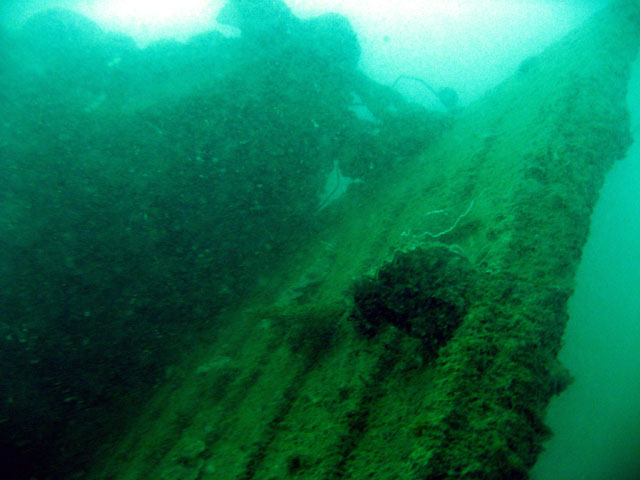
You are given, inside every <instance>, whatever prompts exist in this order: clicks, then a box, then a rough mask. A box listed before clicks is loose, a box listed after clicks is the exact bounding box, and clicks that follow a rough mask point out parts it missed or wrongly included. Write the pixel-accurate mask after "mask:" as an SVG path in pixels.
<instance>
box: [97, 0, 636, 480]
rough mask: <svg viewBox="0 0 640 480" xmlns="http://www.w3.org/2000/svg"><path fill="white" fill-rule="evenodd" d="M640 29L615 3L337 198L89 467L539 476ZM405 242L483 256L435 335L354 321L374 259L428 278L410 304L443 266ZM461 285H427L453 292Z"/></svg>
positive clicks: (459, 255)
mask: <svg viewBox="0 0 640 480" xmlns="http://www.w3.org/2000/svg"><path fill="white" fill-rule="evenodd" d="M639 42H640V7H639V6H637V5H636V4H635V3H634V2H628V3H625V2H622V3H618V4H615V5H614V6H612V7H610V8H608V9H606V10H604V11H603V12H601V13H599V14H598V15H597V16H595V17H594V18H592V19H591V20H589V21H588V22H586V23H585V24H584V25H583V26H582V27H580V28H579V29H578V30H576V31H574V32H572V33H571V34H569V35H568V36H567V37H566V38H565V39H563V40H562V41H560V42H558V43H556V44H554V45H552V46H551V47H549V48H548V49H547V50H546V51H545V52H543V53H542V54H540V55H539V56H536V57H532V58H529V59H527V60H526V61H525V62H523V63H522V65H521V66H520V68H519V70H518V71H517V72H516V73H515V74H514V75H513V76H512V77H511V78H509V79H508V80H506V81H505V82H503V83H502V84H501V85H499V86H498V87H496V88H495V89H493V90H492V91H490V92H488V93H487V94H486V95H485V97H483V98H482V99H481V100H479V101H477V102H475V103H474V104H472V105H470V106H469V107H467V108H465V109H464V111H462V112H460V113H458V114H457V115H456V119H455V123H454V125H453V127H452V128H451V129H450V130H448V131H447V132H445V133H444V135H443V136H442V138H441V139H440V140H438V141H437V142H436V143H435V144H434V145H433V146H431V147H430V148H428V149H427V150H426V151H425V152H423V154H422V155H421V156H420V157H419V158H418V159H416V160H415V161H414V162H412V163H411V165H410V166H408V167H403V169H402V171H399V172H392V173H390V174H389V178H387V179H382V180H380V184H379V185H375V186H371V185H368V186H366V188H364V187H363V188H355V189H352V191H351V192H349V193H348V194H347V195H345V196H344V197H343V198H341V199H339V200H338V201H336V202H334V203H333V204H332V205H330V207H328V208H327V209H325V210H323V211H322V212H320V215H322V216H323V217H324V220H323V221H324V224H326V225H327V226H326V227H325V228H324V229H323V231H322V233H321V235H319V236H318V238H315V239H314V240H313V241H310V242H309V243H308V244H306V245H304V246H301V248H300V251H299V253H298V254H297V255H296V256H295V258H292V259H290V261H289V262H287V263H286V264H285V265H283V266H282V267H281V268H279V269H278V270H277V273H274V274H273V277H272V278H269V279H264V280H263V281H261V285H268V288H267V287H265V288H264V292H258V293H257V294H256V295H255V298H252V299H249V301H248V302H247V305H246V306H244V307H242V308H241V309H239V311H236V312H233V313H228V314H227V315H228V318H226V319H225V322H224V323H225V325H226V326H225V327H224V328H223V329H222V330H220V331H218V334H217V335H216V340H215V342H216V343H215V344H213V345H209V346H207V347H206V348H203V349H201V351H199V352H198V353H197V355H196V354H194V355H193V357H196V356H197V359H196V358H192V359H191V360H190V361H188V362H186V363H185V365H184V366H182V367H180V368H176V369H175V370H173V371H172V372H169V373H168V376H167V381H166V384H165V385H164V386H163V387H161V388H160V389H159V390H160V391H159V392H158V393H157V394H156V395H155V398H154V399H153V400H152V401H151V402H150V403H149V405H148V406H147V407H145V409H144V411H143V412H142V413H141V416H140V418H139V419H138V421H137V422H136V423H135V424H134V425H132V426H131V428H130V430H129V431H127V432H125V434H124V435H123V438H122V440H121V442H120V443H118V444H117V445H110V446H109V448H108V451H106V452H105V453H104V454H103V455H102V456H103V458H104V462H103V464H102V465H101V466H100V468H98V469H96V471H95V472H93V475H92V478H100V479H107V478H118V479H143V478H145V479H146V478H162V479H201V480H205V479H214V478H216V479H251V478H255V479H276V478H278V479H282V478H305V479H311V478H314V479H331V478H352V479H359V478H376V479H425V478H433V479H444V478H492V479H497V478H505V479H506V478H508V479H514V478H526V477H527V472H528V470H529V469H530V468H531V467H532V465H533V464H534V462H535V460H536V458H537V455H538V454H539V452H540V451H541V448H542V442H543V441H544V440H545V439H546V438H548V435H549V431H548V429H547V428H546V427H545V425H544V410H545V408H546V406H547V404H548V402H549V399H550V398H551V397H552V396H553V395H554V394H557V393H559V392H561V391H562V390H563V388H565V387H566V386H567V385H568V384H569V382H570V375H569V374H568V372H566V371H565V370H564V369H563V368H562V366H560V365H559V364H558V363H557V360H556V356H557V353H558V351H559V349H560V346H561V338H562V334H563V330H564V327H565V324H566V322H567V318H568V316H567V301H568V299H569V297H570V296H571V293H572V290H573V282H574V276H575V272H576V268H577V266H578V263H579V261H580V256H581V250H582V247H583V245H584V243H585V241H586V238H587V235H588V231H589V218H590V214H591V212H592V209H593V206H594V204H595V202H596V201H597V197H598V191H599V189H600V187H601V185H602V183H603V180H604V176H605V174H606V172H607V171H608V169H609V168H610V167H611V165H612V164H613V162H614V161H616V160H617V159H619V158H621V157H622V156H623V155H624V153H625V151H626V149H627V147H628V146H629V144H630V142H631V137H630V134H629V124H628V114H627V111H626V107H625V95H626V87H627V82H628V77H629V71H630V66H631V63H632V61H633V60H634V58H635V56H636V52H637V47H638V43H639ZM403 255H414V256H416V257H417V258H418V260H416V261H417V262H418V264H419V265H440V267H438V268H442V262H444V263H447V262H449V260H451V259H455V261H458V260H457V259H463V260H464V262H466V263H465V265H467V267H465V269H464V275H463V276H464V288H463V289H461V291H463V292H464V302H463V303H464V304H463V305H462V307H463V308H458V309H455V308H454V309H453V310H454V311H455V314H456V315H457V316H458V318H457V320H456V321H455V322H454V325H453V327H452V328H451V330H450V331H449V332H448V333H447V335H444V336H443V338H441V339H439V340H438V341H435V342H434V341H433V338H432V337H433V334H432V333H429V332H426V333H420V334H416V333H415V332H416V329H415V328H413V327H407V326H406V325H407V322H416V321H417V322H419V321H420V319H422V320H425V321H427V320H428V315H429V314H428V313H425V311H419V312H418V313H415V312H414V313H413V314H411V312H409V313H407V314H406V315H405V316H404V317H402V318H403V319H405V320H402V321H399V322H395V323H394V322H386V321H385V315H384V314H380V316H379V318H378V319H377V320H376V321H375V328H373V329H367V328H364V329H363V328H360V327H361V323H362V322H360V324H359V322H358V321H354V311H355V310H356V309H357V308H358V303H357V302H356V301H354V288H355V287H354V285H355V284H357V282H358V279H363V278H364V279H369V280H368V281H369V285H371V284H373V283H375V282H376V281H377V282H378V284H380V283H384V282H387V283H386V284H385V285H386V286H385V288H386V290H385V291H389V289H391V290H393V289H394V288H396V287H398V288H400V284H402V283H403V282H405V283H409V284H412V285H414V286H415V284H416V282H417V284H418V285H419V287H416V288H414V289H409V290H410V292H409V293H406V292H405V293H404V294H398V296H395V297H394V296H392V295H391V296H387V297H385V299H383V300H380V299H379V298H378V297H376V298H378V300H379V302H378V304H377V305H378V306H379V307H380V304H385V302H387V304H385V305H386V307H388V308H389V309H391V310H393V311H397V309H398V308H400V307H398V308H396V306H393V305H389V304H388V303H389V302H391V303H393V302H396V303H402V302H401V301H400V300H399V299H402V298H404V299H407V298H409V299H415V298H416V297H415V295H417V294H416V293H415V292H416V291H418V292H419V291H422V292H423V293H424V288H425V287H424V285H423V284H427V285H428V284H432V283H433V282H434V280H433V278H432V279H431V280H430V281H429V279H428V278H427V280H425V281H424V282H422V280H420V279H419V278H418V280H415V281H413V280H412V279H415V278H416V273H415V269H412V272H411V275H409V274H408V273H407V272H406V271H405V270H403V269H406V268H407V264H408V263H410V262H407V261H400V260H398V259H402V258H403ZM425 255H426V256H430V258H431V257H433V258H431V259H430V260H429V261H430V262H431V263H429V262H426V261H425V260H424V256H425ZM423 261H424V262H426V263H420V262H423ZM434 268H435V267H434ZM381 271H385V272H387V273H388V274H385V275H381V274H380V272H381ZM456 271H457V270H456ZM447 272H448V270H447ZM432 277H433V276H432ZM434 278H435V277H434ZM438 278H440V277H438ZM443 278H445V279H447V281H450V282H452V285H451V288H452V289H454V290H455V289H456V288H457V287H458V285H457V284H456V282H457V281H458V280H457V278H458V277H456V275H454V274H449V273H446V274H444V276H443ZM372 279H373V280H372ZM394 279H395V280H394ZM389 282H391V283H389ZM394 282H395V283H394ZM421 282H422V283H421ZM430 282H431V283H430ZM404 287H406V285H405V286H404ZM407 288H408V287H407ZM421 289H422V290H421ZM446 290H447V288H446V285H440V290H437V291H436V290H434V291H433V292H431V293H427V294H425V295H426V296H427V297H428V298H429V299H432V300H433V301H434V302H436V303H437V302H440V303H438V305H440V304H442V303H446V301H447V300H446V298H444V297H445V296H446V295H449V294H450V293H451V292H450V291H449V292H448V293H446V292H445V293H442V291H446ZM411 292H413V293H411ZM403 295H404V297H403ZM412 295H414V296H412ZM453 303H455V302H453ZM386 307H385V308H386ZM394 308H395V310H394ZM380 309H382V307H380ZM443 311H445V313H444V314H443V315H448V313H446V312H451V311H452V310H451V309H449V310H447V309H446V308H445V309H444V310H443ZM387 317H388V315H387ZM409 317H411V318H410V319H409V320H406V318H409ZM416 319H417V320H416ZM403 322H404V323H403ZM403 325H404V328H403ZM412 325H413V324H412Z"/></svg>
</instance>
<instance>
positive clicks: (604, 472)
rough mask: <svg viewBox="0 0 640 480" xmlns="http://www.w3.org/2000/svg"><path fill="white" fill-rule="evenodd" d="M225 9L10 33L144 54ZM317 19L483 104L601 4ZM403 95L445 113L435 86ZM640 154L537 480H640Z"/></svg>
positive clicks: (622, 172) (601, 210)
mask: <svg viewBox="0 0 640 480" xmlns="http://www.w3.org/2000/svg"><path fill="white" fill-rule="evenodd" d="M223 3H224V2H223V0H215V1H207V0H180V1H177V2H162V1H159V0H156V1H144V2H138V1H136V0H103V1H94V0H87V1H70V0H66V1H65V0H60V1H55V0H40V1H34V2H29V1H24V0H20V1H17V0H15V1H11V0H9V1H5V2H3V3H2V4H1V6H0V19H1V20H2V22H3V25H4V26H6V27H10V28H17V27H18V26H19V25H20V23H21V22H22V21H24V19H25V18H26V17H28V16H29V15H30V14H32V13H35V12H36V11H38V10H41V9H43V8H48V7H53V6H63V7H67V8H72V9H75V10H77V11H79V12H81V13H84V14H86V15H88V16H89V17H91V18H92V19H93V20H95V21H97V22H98V23H100V24H101V25H102V26H103V27H104V28H105V29H109V30H118V31H122V32H125V33H127V34H129V35H132V36H133V37H134V38H135V39H136V41H137V42H138V44H139V45H141V46H145V45H147V44H148V43H149V42H151V41H153V40H157V39H160V38H166V37H172V38H176V39H179V40H184V39H186V38H188V37H189V36H190V35H191V34H194V33H199V32H202V31H204V30H207V29H210V28H211V27H212V25H213V23H214V19H215V16H216V14H217V11H218V9H219V8H220V7H221V6H222V4H223ZM287 3H288V4H289V5H290V6H291V8H292V9H293V10H294V12H295V13H297V14H298V15H300V16H303V17H308V16H313V15H316V14H320V13H322V12H325V11H336V12H339V13H342V14H344V15H346V16H348V17H349V19H350V20H351V22H352V24H353V26H354V28H355V30H356V32H357V33H358V36H359V39H360V42H361V44H362V48H363V53H362V59H361V68H362V69H363V70H364V71H366V72H367V73H368V74H369V75H370V76H372V77H373V78H374V79H376V80H378V81H380V82H382V83H386V84H391V83H392V82H393V80H394V79H395V78H396V77H397V76H398V75H400V74H404V75H413V76H417V77H420V78H423V79H424V80H426V81H428V82H430V83H432V84H433V85H434V86H436V87H442V86H447V87H452V88H454V89H455V90H456V91H457V92H458V94H459V95H460V99H461V103H462V104H465V103H468V102H470V101H472V100H474V99H476V98H478V97H479V96H481V95H482V94H483V93H484V92H485V91H486V90H487V89H489V88H491V87H493V86H494V85H496V84H497V83H499V82H500V81H501V80H503V79H504V78H505V77H507V76H509V75H511V74H512V73H513V72H514V71H515V70H516V69H517V66H518V64H519V63H520V62H521V61H522V60H523V59H524V58H526V57H527V56H529V55H532V54H535V53H537V52H539V51H540V50H542V49H543V48H544V47H545V46H547V45H548V44H550V43H551V42H553V41H554V40H556V39H558V38H560V37H561V36H562V35H563V34H565V33H566V32H568V31H569V30H571V29H573V28H574V27H576V26H577V25H579V24H580V22H582V21H583V20H584V19H586V18H587V17H588V16H590V15H591V14H592V13H594V12H595V11H596V10H597V9H598V8H600V7H601V6H602V4H603V2H602V1H600V0H594V1H588V0H566V1H560V0H557V1H549V0H512V1H507V0H459V1H454V0H441V1H435V0H432V1H429V2H427V1H424V0H393V1H381V2H378V3H374V2H372V1H370V0H289V1H288V2H287ZM632 86H633V88H632V92H631V94H630V97H629V101H630V105H631V106H632V107H634V113H635V117H634V127H633V129H634V133H635V136H636V137H638V136H640V133H639V130H640V127H639V126H640V120H639V117H640V68H636V76H635V80H634V81H633V82H632ZM401 89H402V91H403V93H405V94H406V95H407V96H409V97H411V98H413V99H415V100H418V101H420V102H422V103H424V104H426V105H432V106H435V105H434V104H433V103H432V102H433V99H432V98H431V96H430V95H429V94H428V92H425V91H424V88H422V87H419V86H416V85H411V84H410V83H409V82H407V83H406V84H403V85H402V86H401ZM638 192H640V145H638V144H635V145H634V146H633V147H632V150H631V151H630V153H629V158H628V159H627V160H625V161H624V162H620V163H618V164H617V165H616V167H615V169H614V170H613V172H612V173H611V174H610V175H609V178H608V181H607V183H606V186H605V189H604V190H603V192H602V199H601V201H600V203H599V204H598V207H597V209H596V212H595V214H594V218H593V227H592V235H591V238H590V240H589V243H588V245H587V248H586V250H585V255H584V261H583V264H582V265H581V268H580V271H579V275H578V288H577V291H576V294H575V296H574V297H573V298H572V300H571V304H570V310H571V317H572V318H571V321H570V323H569V326H568V329H567V335H566V347H565V349H564V350H563V351H562V353H561V358H562V359H563V361H564V362H565V363H566V364H567V365H568V366H569V368H570V369H571V370H572V371H573V373H574V375H575V376H576V382H575V383H574V384H573V385H572V386H571V387H570V388H569V390H567V392H565V393H564V394H563V395H562V396H561V397H559V398H558V399H557V400H556V401H554V402H553V403H552V405H551V408H550V411H549V422H550V424H551V426H552V428H553V429H554V431H555V432H556V437H554V439H553V440H552V441H551V442H550V443H549V452H548V453H547V454H545V455H543V456H542V458H541V460H540V462H539V465H538V466H537V467H536V471H535V473H536V478H538V479H540V480H545V479H555V480H561V479H575V478H580V479H584V480H589V479H593V480H596V479H602V478H616V479H618V480H627V479H628V480H634V479H637V478H640V460H639V456H638V454H637V453H638V452H639V451H640V403H639V402H638V401H637V399H638V398H640V358H639V357H638V351H639V350H640V349H639V348H638V347H639V346H640V300H639V298H640V295H638V292H640V249H639V248H638V245H640V194H639V193H638Z"/></svg>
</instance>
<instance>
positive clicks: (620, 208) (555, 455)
mask: <svg viewBox="0 0 640 480" xmlns="http://www.w3.org/2000/svg"><path fill="white" fill-rule="evenodd" d="M635 67H636V68H635V69H634V74H633V77H632V79H631V82H630V85H629V96H628V104H629V109H630V111H631V114H632V131H634V132H635V136H636V138H637V137H638V135H640V62H636V65H635ZM638 192H640V144H638V142H637V141H636V143H635V144H634V145H633V146H632V147H631V148H630V149H629V152H628V153H627V157H626V158H625V160H623V161H621V162H619V163H618V164H616V165H615V166H614V168H613V170H612V171H611V172H610V173H609V175H608V178H607V181H606V182H605V185H604V187H603V189H602V191H601V197H600V200H599V203H598V205H597V206H596V209H595V211H594V214H593V217H592V224H591V235H590V237H589V240H588V242H587V244H586V246H585V250H584V253H583V258H582V263H581V266H580V268H579V270H578V275H577V280H576V281H577V286H576V292H575V295H574V297H573V298H572V299H571V301H570V304H569V308H570V315H571V319H570V321H569V324H568V326H567V331H566V334H565V347H564V348H563V350H562V351H561V352H560V359H561V360H562V361H563V362H564V363H565V365H567V367H568V368H569V369H570V370H571V371H572V373H573V374H574V375H575V377H576V381H575V383H574V384H573V385H572V386H571V387H570V388H569V389H568V390H567V391H566V392H565V393H564V394H563V395H561V396H560V397H558V398H557V399H555V400H554V401H552V402H551V405H550V407H549V413H548V421H549V423H550V426H551V428H552V429H553V430H554V432H555V434H556V436H555V437H554V438H552V439H551V440H550V441H549V443H548V445H547V449H548V451H547V452H546V453H544V454H543V455H542V456H541V458H540V460H539V462H538V464H537V465H536V467H535V469H534V474H535V477H534V478H537V479H541V480H542V479H567V480H568V479H575V478H580V479H585V480H598V479H604V478H615V479H623V480H635V479H637V478H638V476H639V475H640V456H639V455H638V452H640V402H638V398H640V381H639V379H640V362H639V357H638V352H639V351H640V350H639V347H640V295H639V293H640V249H639V248H638V245H640V196H639V194H638Z"/></svg>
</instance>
